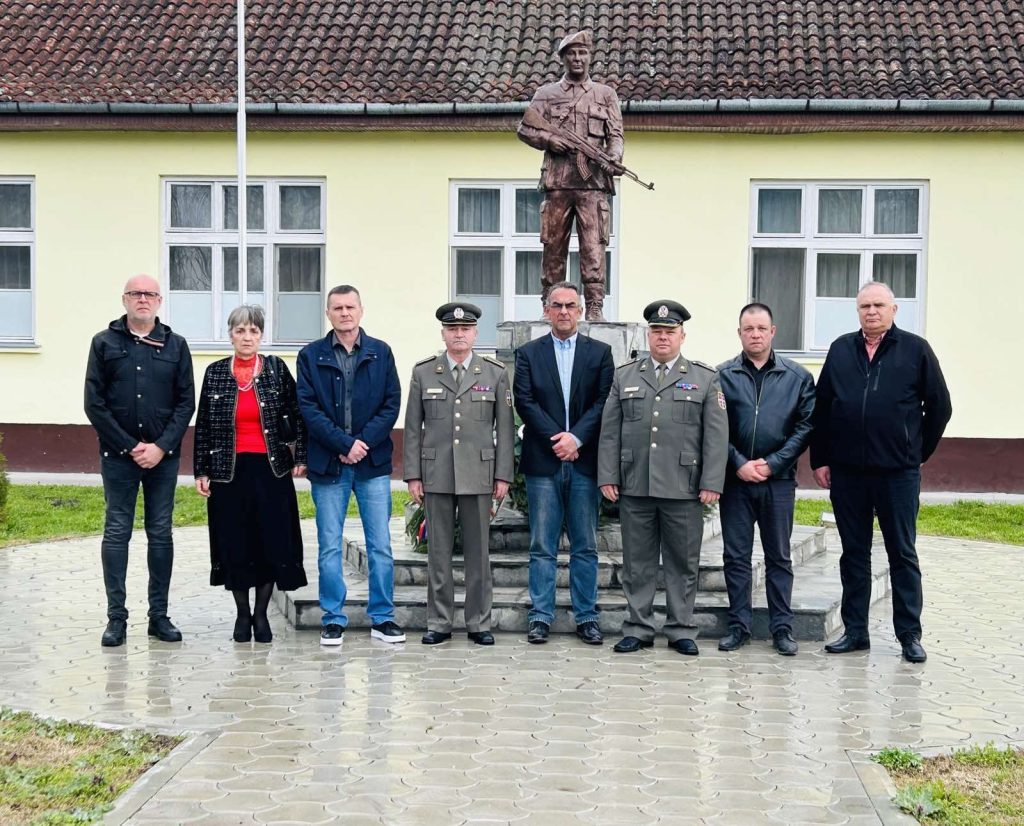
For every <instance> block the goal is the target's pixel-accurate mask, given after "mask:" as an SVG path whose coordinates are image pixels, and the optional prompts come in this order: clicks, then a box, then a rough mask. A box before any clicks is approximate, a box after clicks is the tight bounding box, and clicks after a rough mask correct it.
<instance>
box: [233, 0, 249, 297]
mask: <svg viewBox="0 0 1024 826" xmlns="http://www.w3.org/2000/svg"><path fill="white" fill-rule="evenodd" d="M236 16H237V20H236V25H237V29H238V35H237V40H238V116H237V121H236V124H235V140H236V143H237V149H238V187H237V189H236V190H235V192H236V194H237V196H238V197H237V202H238V209H237V210H236V211H237V213H238V294H239V298H240V300H241V303H242V304H245V303H246V288H247V286H248V285H247V284H246V281H248V275H249V267H248V255H247V253H248V249H247V248H246V245H245V232H246V229H247V220H248V219H247V218H246V206H247V205H248V200H249V197H248V196H249V188H248V184H247V179H246V175H245V0H237V3H236Z"/></svg>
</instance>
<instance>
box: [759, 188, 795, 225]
mask: <svg viewBox="0 0 1024 826" xmlns="http://www.w3.org/2000/svg"><path fill="white" fill-rule="evenodd" d="M802 195H803V193H802V192H801V191H800V190H799V189H759V190H758V192H757V231H758V232H789V233H798V232H800V203H801V197H802Z"/></svg>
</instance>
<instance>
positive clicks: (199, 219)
mask: <svg viewBox="0 0 1024 826" xmlns="http://www.w3.org/2000/svg"><path fill="white" fill-rule="evenodd" d="M210 189H211V187H210V186H209V184H171V226H172V227H175V228H178V229H189V228H200V229H212V228H213V205H212V198H211V195H210Z"/></svg>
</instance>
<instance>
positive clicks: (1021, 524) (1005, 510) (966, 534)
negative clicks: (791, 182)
mask: <svg viewBox="0 0 1024 826" xmlns="http://www.w3.org/2000/svg"><path fill="white" fill-rule="evenodd" d="M11 490H13V488H12V489H11ZM831 510H832V505H831V503H830V502H829V501H828V500H827V499H797V500H796V514H795V520H796V523H797V524H798V525H818V524H820V523H821V514H822V512H823V511H831ZM917 532H918V533H920V534H927V535H929V536H952V537H957V538H960V539H980V540H988V541H991V542H1003V543H1006V544H1008V545H1024V505H1003V504H989V503H986V502H954V503H953V504H951V505H922V506H921V512H920V514H919V515H918V519H917Z"/></svg>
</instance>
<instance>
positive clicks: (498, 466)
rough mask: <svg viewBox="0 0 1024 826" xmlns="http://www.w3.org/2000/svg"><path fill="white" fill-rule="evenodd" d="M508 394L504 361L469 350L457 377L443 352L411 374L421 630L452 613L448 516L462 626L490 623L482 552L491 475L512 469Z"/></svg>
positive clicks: (408, 420) (410, 470) (446, 623)
mask: <svg viewBox="0 0 1024 826" xmlns="http://www.w3.org/2000/svg"><path fill="white" fill-rule="evenodd" d="M514 427H515V425H514V420H513V416H512V393H511V390H510V389H509V379H508V373H507V371H506V370H505V366H504V365H503V364H502V363H501V362H500V361H497V360H495V359H492V358H490V357H489V356H479V355H477V354H476V353H473V355H472V359H471V361H470V362H469V363H468V365H467V367H466V370H465V372H464V375H463V376H462V379H461V381H460V382H457V381H456V378H455V375H454V374H453V372H452V371H451V370H450V369H449V365H448V359H447V357H446V356H445V354H443V353H442V354H441V355H438V356H431V357H430V358H427V359H424V360H423V361H421V362H419V363H418V364H417V365H416V366H415V367H414V368H413V371H412V381H411V382H410V383H409V398H408V401H407V403H406V408H405V448H404V452H403V460H404V476H405V479H406V480H407V481H409V480H414V479H419V480H421V481H422V482H423V490H424V493H425V497H424V507H425V512H426V517H427V544H428V552H427V575H428V586H427V627H428V629H429V630H431V631H439V632H443V633H449V632H451V630H452V622H453V619H454V614H455V586H454V580H453V577H452V549H453V546H454V540H455V518H456V512H457V513H458V519H459V524H460V526H461V527H462V550H463V555H464V560H465V566H466V630H467V631H470V632H478V631H488V630H490V625H491V569H490V558H489V554H488V543H489V538H490V537H489V534H490V508H491V492H492V489H493V487H494V481H495V479H499V480H502V481H506V482H511V481H512V477H513V474H514V462H515V460H514V456H513V438H514V434H513V431H514Z"/></svg>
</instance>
